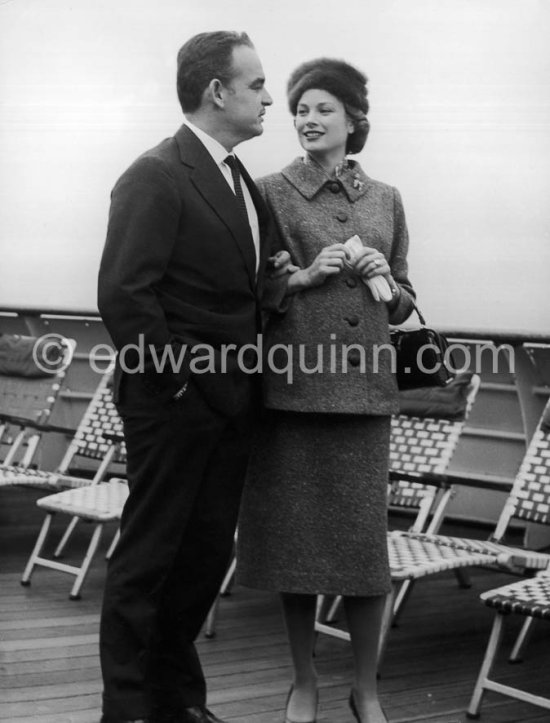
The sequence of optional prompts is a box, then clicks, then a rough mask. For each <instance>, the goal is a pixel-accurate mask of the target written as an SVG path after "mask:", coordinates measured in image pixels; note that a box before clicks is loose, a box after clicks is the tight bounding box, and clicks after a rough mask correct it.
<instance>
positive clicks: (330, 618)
mask: <svg viewBox="0 0 550 723" xmlns="http://www.w3.org/2000/svg"><path fill="white" fill-rule="evenodd" d="M341 604H342V596H341V595H337V596H336V597H335V598H334V600H333V601H332V605H331V606H330V608H329V609H328V612H327V614H326V617H325V622H327V623H334V622H336V620H337V618H336V613H337V612H338V609H339V607H340V605H341Z"/></svg>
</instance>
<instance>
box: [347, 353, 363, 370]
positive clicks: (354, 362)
mask: <svg viewBox="0 0 550 723" xmlns="http://www.w3.org/2000/svg"><path fill="white" fill-rule="evenodd" d="M348 361H349V363H350V364H351V366H352V367H358V366H359V364H361V352H360V351H359V349H350V351H349V354H348Z"/></svg>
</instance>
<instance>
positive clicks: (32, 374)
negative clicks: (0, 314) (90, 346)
mask: <svg viewBox="0 0 550 723" xmlns="http://www.w3.org/2000/svg"><path fill="white" fill-rule="evenodd" d="M75 347H76V343H75V341H74V340H72V339H66V338H64V337H61V336H57V335H56V336H51V337H48V338H47V339H46V338H39V337H33V336H20V335H18V334H0V442H1V443H2V444H3V446H4V447H6V451H5V455H4V459H3V461H2V463H1V464H0V487H7V486H12V485H15V484H19V482H18V479H17V472H18V471H20V470H21V469H24V468H28V467H29V466H30V464H31V463H32V462H33V460H34V457H35V454H36V451H37V448H38V444H39V441H40V438H41V435H42V432H43V431H44V429H45V425H46V424H47V423H48V421H49V419H50V416H51V413H52V411H53V408H54V405H55V402H56V400H57V398H58V396H59V391H60V389H61V385H62V383H63V379H64V377H65V373H66V370H67V368H68V366H69V365H70V363H71V360H72V357H73V354H74V350H75Z"/></svg>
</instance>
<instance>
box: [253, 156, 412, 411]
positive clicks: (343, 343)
mask: <svg viewBox="0 0 550 723" xmlns="http://www.w3.org/2000/svg"><path fill="white" fill-rule="evenodd" d="M258 186H259V188H260V190H261V191H262V193H263V195H264V198H265V199H266V201H267V203H268V205H269V207H270V209H271V211H272V213H273V215H274V217H275V220H276V223H277V226H278V229H279V233H280V237H281V242H282V247H283V248H285V249H287V250H288V251H289V252H290V255H291V257H292V261H293V262H294V263H295V264H297V265H298V266H300V267H301V268H305V267H306V266H309V265H310V264H311V263H312V262H313V260H314V259H315V257H316V256H317V254H318V253H319V252H320V251H321V249H322V248H323V247H325V246H328V245H330V244H333V243H337V242H344V241H346V240H347V239H348V238H349V237H350V236H353V235H354V234H357V235H358V236H359V237H360V239H361V241H362V242H363V244H364V245H368V246H372V247H374V248H376V249H378V250H379V251H381V252H382V253H383V254H384V256H385V257H386V259H387V260H388V263H389V265H390V268H391V272H392V275H393V278H394V279H395V281H396V282H397V283H398V284H399V286H400V287H401V297H400V300H399V303H398V305H397V307H396V308H395V309H394V310H393V312H392V313H391V315H390V314H389V313H388V309H387V306H386V304H385V303H383V302H376V301H374V299H373V297H372V294H371V292H370V290H369V289H368V287H367V286H366V285H365V284H364V283H363V282H362V280H361V279H360V278H358V277H357V276H355V275H354V274H353V272H352V271H349V270H347V269H344V270H343V271H342V272H341V273H339V274H337V275H336V276H333V277H330V278H328V279H327V280H326V281H325V283H323V284H322V285H320V286H318V287H315V288H309V289H306V290H304V291H301V292H299V293H296V294H294V295H293V296H291V297H286V299H285V301H284V302H283V304H282V305H281V306H280V307H279V308H278V309H277V310H276V311H275V312H274V313H272V314H271V315H270V317H269V321H268V323H267V327H266V331H265V335H264V339H263V342H264V343H263V346H264V375H263V379H264V400H265V404H266V406H267V407H269V408H273V409H285V410H292V411H300V412H332V413H347V414H374V415H388V414H393V413H395V412H397V411H398V409H399V405H398V397H397V386H396V383H395V378H394V375H393V373H392V371H391V367H392V364H391V359H392V356H391V351H390V350H389V347H388V348H380V346H381V345H386V344H387V345H389V323H391V324H399V323H401V322H403V321H404V320H405V319H406V318H407V317H408V316H409V315H410V313H411V311H412V300H413V299H414V291H413V289H412V286H411V284H410V282H409V279H408V267H407V250H408V234H407V226H406V223H405V215H404V212H403V206H402V203H401V198H400V195H399V192H398V191H397V190H396V189H395V188H393V187H392V186H388V185H386V184H384V183H380V182H378V181H374V180H372V179H371V178H369V177H368V176H367V175H366V174H365V173H364V172H363V170H362V169H361V167H360V166H359V164H357V163H355V162H350V168H349V169H348V170H346V171H344V173H343V174H342V175H340V177H339V178H338V180H335V179H332V180H331V179H329V178H328V177H327V176H326V174H325V172H324V171H323V170H322V169H321V168H320V167H319V166H317V165H316V164H314V163H312V162H311V161H308V160H305V159H303V158H297V159H296V160H294V161H293V162H292V163H291V164H290V165H289V166H287V167H286V168H284V169H283V170H282V171H281V172H280V173H275V174H273V175H270V176H266V177H264V178H262V179H260V180H259V181H258ZM277 345H282V346H277ZM346 347H347V348H346ZM350 347H351V348H350ZM377 347H378V352H377V350H376V348H377ZM277 370H278V371H277ZM311 370H315V371H311Z"/></svg>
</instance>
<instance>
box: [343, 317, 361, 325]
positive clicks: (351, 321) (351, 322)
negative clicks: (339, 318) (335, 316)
mask: <svg viewBox="0 0 550 723" xmlns="http://www.w3.org/2000/svg"><path fill="white" fill-rule="evenodd" d="M345 319H346V321H347V322H348V324H349V325H350V326H357V325H358V324H359V317H358V316H355V315H353V316H346V317H345Z"/></svg>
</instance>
